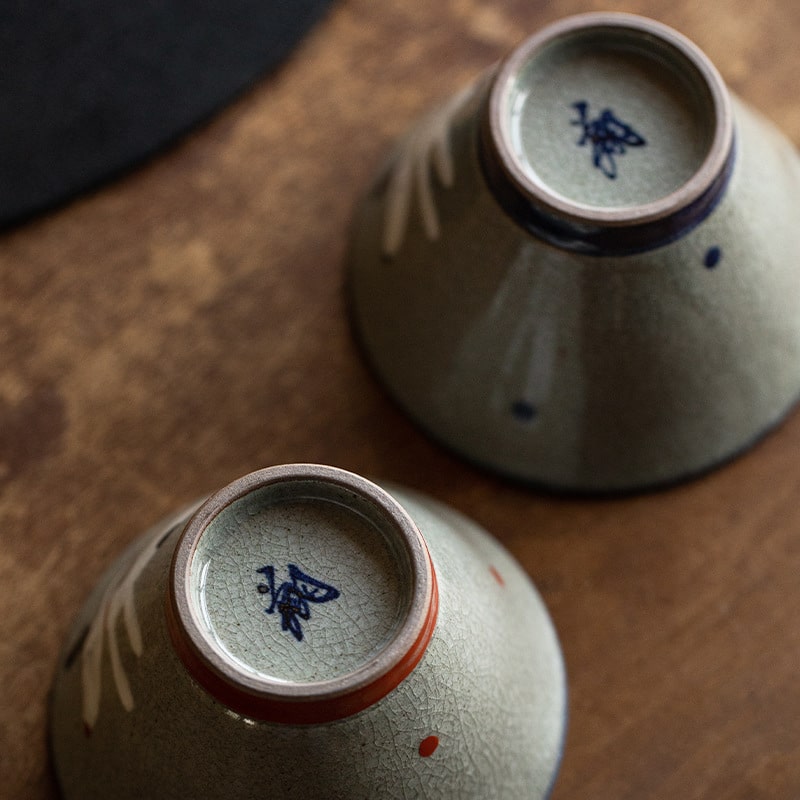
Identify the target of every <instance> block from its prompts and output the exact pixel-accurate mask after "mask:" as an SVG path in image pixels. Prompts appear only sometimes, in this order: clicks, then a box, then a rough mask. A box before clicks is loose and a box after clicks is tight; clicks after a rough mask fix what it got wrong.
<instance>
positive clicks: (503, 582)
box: [489, 567, 506, 586]
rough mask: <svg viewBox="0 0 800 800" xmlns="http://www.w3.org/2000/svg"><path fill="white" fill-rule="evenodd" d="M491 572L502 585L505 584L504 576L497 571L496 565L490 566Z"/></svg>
mask: <svg viewBox="0 0 800 800" xmlns="http://www.w3.org/2000/svg"><path fill="white" fill-rule="evenodd" d="M489 572H491V573H492V577H493V578H494V579H495V580H496V581H497V582H498V583H499V584H500V585H501V586H505V585H506V582H505V581H504V580H503V576H502V575H501V574H500V573H499V572H498V571H497V568H496V567H489Z"/></svg>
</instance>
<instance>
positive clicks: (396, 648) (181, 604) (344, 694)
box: [166, 464, 439, 724]
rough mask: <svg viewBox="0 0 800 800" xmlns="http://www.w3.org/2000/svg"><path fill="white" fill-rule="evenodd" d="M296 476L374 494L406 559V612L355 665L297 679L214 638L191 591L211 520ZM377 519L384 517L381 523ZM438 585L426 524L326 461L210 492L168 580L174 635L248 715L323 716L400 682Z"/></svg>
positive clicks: (358, 706)
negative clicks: (249, 660)
mask: <svg viewBox="0 0 800 800" xmlns="http://www.w3.org/2000/svg"><path fill="white" fill-rule="evenodd" d="M278 484H282V485H283V486H285V487H289V488H290V487H291V484H296V485H297V486H302V487H304V491H305V494H304V495H303V497H305V498H309V497H310V495H309V494H308V489H309V487H315V488H316V489H317V492H318V495H316V496H314V497H311V499H317V497H318V498H319V499H326V496H327V498H329V497H330V492H332V491H341V490H345V491H346V492H350V493H353V494H354V495H356V497H357V498H358V500H359V501H360V502H362V503H363V502H366V503H367V504H369V506H370V508H371V510H372V511H374V512H375V513H376V515H377V516H378V518H379V520H380V522H381V523H382V525H381V528H382V531H381V532H382V533H383V534H384V535H385V536H387V537H391V541H390V542H389V543H390V545H396V546H397V547H399V548H400V549H401V550H402V552H403V554H404V555H405V557H406V559H407V562H408V568H409V571H408V574H409V579H408V580H409V585H408V587H407V590H408V592H409V601H408V603H407V604H406V608H405V615H404V617H403V619H402V620H401V621H400V624H399V625H398V626H397V628H396V629H395V631H394V633H393V635H392V636H391V637H390V638H389V640H388V642H387V643H386V644H385V645H384V646H383V647H382V648H381V650H380V651H379V652H378V653H377V654H376V655H375V656H373V657H371V658H369V659H368V660H367V661H366V662H365V663H364V664H362V665H360V666H359V667H358V668H356V669H355V670H353V671H350V672H347V673H345V674H342V675H337V676H335V677H333V678H330V679H326V680H321V681H302V682H291V681H288V680H286V679H276V678H271V677H269V676H265V675H264V676H262V675H256V674H254V673H252V672H249V671H245V670H243V669H242V668H241V667H240V666H238V665H237V663H236V661H235V660H234V659H233V658H231V657H228V656H226V654H225V652H224V650H223V649H222V648H221V647H219V646H217V645H215V643H214V640H213V637H212V635H211V634H210V632H209V631H208V627H207V625H206V623H205V622H204V621H203V619H202V617H201V615H200V614H199V612H198V610H197V609H196V607H195V605H196V604H195V603H194V602H193V600H192V597H193V582H192V560H193V558H194V555H195V554H196V552H197V548H198V544H199V542H200V539H201V537H202V536H203V534H204V532H205V531H206V530H207V529H208V527H209V526H210V525H211V523H212V522H213V521H214V520H215V519H216V518H217V517H218V516H219V514H221V513H222V512H223V511H225V509H227V508H228V507H229V506H230V505H232V504H233V503H235V502H236V501H237V500H240V499H242V498H244V497H246V496H247V495H249V494H251V493H252V492H254V491H257V490H260V489H264V488H266V487H269V486H275V485H278ZM376 526H377V523H376ZM438 605H439V599H438V587H437V583H436V573H435V570H434V567H433V562H432V560H431V557H430V553H429V552H428V548H427V545H426V543H425V540H424V538H423V537H422V534H421V532H420V531H419V529H418V528H417V526H416V524H415V523H414V522H413V520H412V519H411V517H410V516H409V515H408V513H407V512H406V511H405V510H404V509H403V508H402V506H401V505H400V504H399V503H398V502H397V501H396V500H395V499H394V498H393V497H392V496H391V495H390V494H388V493H387V492H386V491H385V490H383V489H382V488H380V487H379V486H377V485H376V484H374V483H372V482H371V481H369V480H367V479H366V478H362V477H361V476H359V475H356V474H354V473H351V472H348V471H346V470H342V469H339V468H336V467H329V466H324V465H320V464H288V465H282V466H276V467H268V468H266V469H262V470H257V471H256V472H251V473H249V474H247V475H245V476H243V477H241V478H239V479H237V480H235V481H233V483H230V484H228V485H227V486H225V487H224V488H222V489H221V490H219V491H218V492H216V493H215V494H213V495H211V497H209V498H208V499H207V500H206V501H205V502H204V503H203V504H202V505H201V506H200V508H199V509H198V510H197V511H196V512H195V513H194V514H193V515H192V517H191V518H190V519H189V520H188V522H187V523H186V526H185V528H184V530H183V532H182V534H181V537H180V539H179V541H178V544H177V546H176V548H175V551H174V554H173V558H172V562H171V565H170V576H169V581H168V584H167V596H166V612H167V627H168V630H169V633H170V638H171V640H172V644H173V646H174V648H175V650H176V651H177V653H178V655H179V657H180V658H181V660H182V661H183V663H184V665H185V667H186V668H187V670H188V671H189V673H190V674H191V675H192V677H194V678H195V680H197V682H198V683H200V685H201V686H203V687H204V688H205V689H206V690H207V691H208V692H210V693H211V694H212V695H213V696H214V697H215V698H216V699H217V700H218V701H219V702H221V703H223V704H224V705H226V706H227V707H228V708H230V709H231V710H232V711H234V712H236V713H239V714H242V715H244V716H247V717H250V718H253V719H256V720H261V721H270V722H285V723H294V724H317V723H321V722H329V721H333V720H336V719H341V718H343V717H346V716H350V715H351V714H355V713H357V712H358V711H362V710H363V709H365V708H367V707H369V706H371V705H373V704H374V703H375V702H377V701H378V700H380V699H381V698H382V697H384V696H385V695H387V694H388V693H389V692H391V691H392V690H393V689H394V688H396V687H397V686H398V685H399V684H400V682H401V681H402V680H404V679H405V678H406V677H407V676H408V675H409V674H410V673H411V672H412V670H413V669H414V668H415V667H416V665H417V664H418V663H419V661H420V659H421V658H422V656H423V655H424V653H425V651H426V649H427V646H428V643H429V642H430V640H431V637H432V635H433V631H434V629H435V626H436V619H437V614H438Z"/></svg>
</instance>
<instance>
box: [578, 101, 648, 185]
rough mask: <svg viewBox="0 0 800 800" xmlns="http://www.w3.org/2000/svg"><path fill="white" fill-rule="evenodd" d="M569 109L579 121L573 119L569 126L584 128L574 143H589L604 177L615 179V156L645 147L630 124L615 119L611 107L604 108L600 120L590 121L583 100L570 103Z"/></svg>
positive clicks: (593, 161)
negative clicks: (635, 148) (629, 148)
mask: <svg viewBox="0 0 800 800" xmlns="http://www.w3.org/2000/svg"><path fill="white" fill-rule="evenodd" d="M572 107H573V108H574V109H575V110H576V111H577V112H578V114H579V118H578V119H574V120H572V121H571V122H570V124H571V125H580V126H581V128H583V135H582V136H581V138H580V139H579V140H578V142H577V144H578V145H579V146H581V147H582V146H583V145H585V144H586V143H587V142H591V144H592V164H594V166H595V167H597V169H599V170H600V172H602V173H603V175H605V176H606V177H607V178H610V179H611V180H615V179H616V177H617V162H616V160H615V156H622V155H625V148H626V147H644V146H645V145H646V144H647V142H646V141H645V140H644V137H642V136H640V135H639V134H638V133H636V131H635V130H634V129H633V128H631V126H630V125H626V124H625V123H624V122H622V121H620V120H618V119H617V118H616V117H615V116H614V112H613V111H612V110H611V109H610V108H606V109H604V110H603V111H602V112H601V113H600V116H599V117H597V118H595V119H593V120H590V119H589V118H588V117H589V104H588V103H587V102H586V101H585V100H581V101H580V102H578V103H573V104H572Z"/></svg>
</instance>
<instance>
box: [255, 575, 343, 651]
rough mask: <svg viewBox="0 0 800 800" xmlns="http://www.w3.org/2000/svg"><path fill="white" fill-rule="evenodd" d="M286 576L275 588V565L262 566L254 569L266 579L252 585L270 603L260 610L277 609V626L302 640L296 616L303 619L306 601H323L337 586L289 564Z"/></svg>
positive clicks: (308, 608)
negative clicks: (287, 576)
mask: <svg viewBox="0 0 800 800" xmlns="http://www.w3.org/2000/svg"><path fill="white" fill-rule="evenodd" d="M288 567H289V578H290V579H291V580H288V581H284V582H283V583H282V584H281V585H280V586H279V587H278V588H277V589H276V588H275V568H274V567H262V568H261V569H258V570H256V572H258V573H260V574H261V575H264V576H265V577H266V579H267V582H266V583H259V584H258V586H257V587H256V588H257V589H258V591H259V593H260V594H269V596H270V599H271V601H272V602H271V603H270V604H269V607H268V608H265V609H264V611H265V612H266V613H267V614H273V613H275V611H276V610H277V611H278V612H279V613H280V615H281V630H283V631H289V633H291V634H292V636H294V638H295V639H297V641H298V642H302V641H303V627H302V625H301V624H300V620H307V619H308V618H309V617H310V616H311V606H310V605H309V603H327V602H329V601H330V600H335V599H336V598H337V597H338V596H339V590H338V589H334V588H333V586H329V585H328V584H327V583H323V582H322V581H318V580H317V579H316V578H312V577H311V576H310V575H306V574H305V572H303V571H302V570H301V569H300V568H299V567H296V566H295V565H294V564H289V565H288Z"/></svg>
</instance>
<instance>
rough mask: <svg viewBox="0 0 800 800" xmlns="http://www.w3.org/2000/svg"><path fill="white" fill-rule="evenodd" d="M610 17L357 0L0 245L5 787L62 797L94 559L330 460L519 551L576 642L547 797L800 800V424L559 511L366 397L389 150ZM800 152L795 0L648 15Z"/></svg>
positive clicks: (581, 6)
mask: <svg viewBox="0 0 800 800" xmlns="http://www.w3.org/2000/svg"><path fill="white" fill-rule="evenodd" d="M601 8H607V6H605V5H601V4H600V3H595V2H583V3H580V2H577V0H553V2H551V3H549V4H545V3H536V2H530V0H495V2H486V0H445V2H438V3H430V2H423V0H383V1H382V2H380V3H375V2H370V0H341V1H340V2H339V3H338V5H336V6H335V9H334V11H333V12H332V13H331V14H330V16H329V17H328V18H327V19H326V20H325V21H324V22H323V23H322V24H321V25H320V26H318V27H317V28H316V29H315V31H314V32H313V33H312V35H311V36H310V37H309V38H308V39H307V40H306V41H305V42H304V43H303V45H302V46H301V47H300V49H299V50H298V51H296V54H295V56H294V57H293V58H292V59H291V60H290V62H289V63H288V64H287V66H286V67H285V68H283V69H282V70H281V71H280V72H279V73H277V74H276V75H273V76H272V77H271V78H269V79H268V80H265V81H263V82H262V83H260V84H259V85H257V86H256V87H254V88H253V90H252V91H250V92H249V93H248V94H247V95H246V96H244V97H243V98H241V99H240V100H239V101H238V102H237V103H235V104H234V105H233V106H232V107H230V108H228V109H227V110H226V111H224V112H223V113H221V114H220V115H219V116H217V117H216V118H215V119H214V120H213V121H212V122H211V123H210V124H208V125H207V126H206V127H204V128H203V129H202V130H199V131H197V132H196V133H195V134H194V135H192V136H190V137H189V138H187V139H185V140H184V141H183V142H181V143H180V144H179V145H178V146H177V147H175V148H173V149H171V150H170V151H169V152H167V153H165V154H163V155H162V156H160V157H159V158H158V159H156V160H153V161H151V162H150V163H148V164H147V165H145V166H144V167H142V168H141V169H139V170H137V171H135V172H133V173H131V174H129V175H128V176H126V177H125V178H123V179H122V180H119V181H118V182H116V183H114V184H112V185H110V186H107V187H105V188H104V189H102V190H101V191H99V192H97V193H95V194H93V195H91V196H87V197H84V198H82V199H80V200H78V201H76V202H74V203H72V204H71V205H69V206H68V207H65V208H63V209H60V210H59V211H57V212H55V213H53V214H51V215H49V216H47V217H44V218H41V219H38V220H36V221H34V222H31V223H29V224H27V225H26V226H24V227H21V228H18V229H16V230H13V231H9V232H6V233H5V234H4V235H3V236H2V237H0V346H1V347H2V353H3V362H2V363H3V366H2V369H1V370H0V537H2V539H1V541H2V548H0V687H2V688H0V787H2V789H0V795H2V797H4V798H10V799H12V800H13V799H14V798H19V799H20V800H22V799H23V798H24V800H45V799H47V800H50V799H51V798H55V797H56V792H55V788H54V785H53V783H52V778H51V776H50V774H49V767H48V759H47V753H46V737H45V733H46V697H47V691H48V686H49V683H50V681H51V677H52V673H53V670H54V666H55V661H56V658H57V654H58V650H59V647H60V645H61V642H62V639H63V637H64V635H65V633H66V630H67V627H68V625H69V622H70V620H71V618H72V617H73V615H74V614H75V612H76V611H77V609H78V607H79V605H80V603H81V602H82V600H83V599H84V598H85V596H86V594H87V592H88V591H89V589H90V587H91V586H92V585H93V583H94V581H95V580H96V579H97V577H98V576H99V574H100V572H101V571H102V570H103V568H104V567H105V566H107V565H108V564H109V563H110V562H111V561H112V560H113V558H114V557H115V555H117V554H118V553H119V552H120V550H121V549H122V548H123V546H124V545H125V544H126V543H127V542H129V541H131V540H132V539H133V538H134V537H135V536H136V535H137V533H139V532H140V531H142V530H143V529H144V528H145V527H147V526H148V525H149V524H150V523H152V522H154V521H156V520H157V519H158V518H159V517H161V516H162V515H164V514H165V513H167V512H169V511H171V510H173V509H175V508H176V507H177V506H179V505H180V504H182V503H184V502H187V501H189V500H191V499H193V498H195V497H196V496H199V495H201V494H203V493H205V492H208V491H210V490H212V489H214V488H217V487H219V486H221V485H223V484H224V483H226V482H228V481H230V480H232V479H233V478H235V477H238V476H239V475H241V474H244V473H245V472H248V471H250V470H252V469H255V468H258V467H262V466H266V465H269V464H276V463H282V462H288V461H319V462H324V463H331V464H335V465H338V466H342V467H345V468H348V469H353V470H355V471H357V472H360V473H362V474H367V475H372V476H376V477H381V478H385V479H388V480H392V481H396V482H400V483H404V484H406V485H409V486H412V487H416V488H420V489H423V490H425V491H427V492H429V493H431V494H433V495H434V496H436V497H438V498H440V499H442V500H444V501H445V502H448V503H450V504H452V505H453V506H455V507H457V508H458V509H460V510H461V511H463V512H465V513H467V514H469V515H471V516H472V517H474V518H475V519H477V520H478V521H479V522H480V523H482V524H483V525H484V526H485V527H487V528H488V529H489V530H490V531H492V532H493V533H494V534H495V535H496V536H497V537H498V538H499V539H500V540H501V541H502V542H503V543H505V545H506V546H507V547H509V548H510V549H511V551H512V552H513V553H514V554H515V555H516V556H517V557H518V558H519V559H520V561H521V562H522V564H523V565H524V566H525V568H526V569H527V570H528V571H529V573H530V574H531V576H532V577H533V578H534V580H535V581H536V582H537V584H538V586H539V587H540V589H541V591H542V593H543V595H544V598H545V600H546V602H547V604H548V606H549V608H550V610H551V612H552V614H553V617H554V619H555V622H556V625H557V627H558V629H559V632H560V635H561V639H562V643H563V646H564V651H565V656H566V660H567V666H568V670H569V677H570V693H571V721H570V731H569V736H568V741H567V748H566V752H565V757H564V762H563V769H562V772H561V775H560V778H559V780H558V783H557V786H556V789H555V792H554V794H553V800H586V799H587V798H592V800H650V798H652V799H653V800H655V799H656V798H682V799H683V800H689V799H694V798H713V800H754V798H796V797H800V681H798V680H797V672H798V663H799V662H800V624H798V619H797V618H798V613H799V612H798V609H800V503H798V500H797V498H798V496H800V414H798V413H794V414H793V415H792V416H791V417H790V418H789V419H788V420H787V421H786V423H785V424H783V425H782V426H781V427H780V428H779V429H778V430H777V431H775V432H774V433H773V434H771V435H770V436H769V437H768V438H766V439H765V440H764V441H763V442H762V443H760V444H759V445H758V446H757V447H755V448H754V449H753V450H751V451H750V452H748V453H747V454H746V455H745V456H743V457H742V458H739V459H738V460H736V461H735V462H733V463H731V464H729V465H727V466H725V467H724V468H722V469H720V470H718V471H716V472H714V473H713V474H711V475H709V476H707V477H705V478H703V479H701V480H698V481H695V482H692V483H689V484H686V485H683V486H680V487H676V488H674V489H671V490H669V491H662V492H658V493H653V494H645V495H640V496H636V497H629V498H618V499H611V500H587V499H578V498H566V497H553V496H550V495H546V494H543V493H537V492H534V491H531V490H527V489H524V488H521V487H518V486H513V485H509V484H507V483H504V482H503V481H501V480H499V479H497V478H494V477H492V476H490V475H487V474H485V473H483V472H481V471H478V470H476V469H473V468H472V467H470V466H469V465H466V464H464V463H463V462H461V461H459V460H457V459H455V458H453V457H452V456H450V455H449V454H448V453H446V452H444V451H442V450H441V449H439V448H438V447H436V446H435V445H434V444H432V443H431V442H430V441H428V440H427V439H426V438H425V437H424V436H423V435H422V434H421V433H419V432H418V430H417V429H416V428H414V427H413V426H412V425H411V424H410V423H409V422H408V421H407V420H406V419H405V417H403V416H402V415H401V414H400V412H399V411H398V410H397V409H396V408H395V406H394V405H393V404H392V403H391V402H390V401H389V400H388V399H387V397H386V396H385V395H384V393H383V392H382V391H381V389H380V388H379V387H378V386H377V385H376V384H375V382H374V381H373V379H372V377H371V375H370V374H369V373H368V372H367V371H366V369H365V367H364V366H363V364H362V361H361V359H360V356H359V353H358V352H357V349H356V347H355V345H354V343H353V341H352V339H351V337H350V331H349V329H348V324H347V316H346V308H345V303H344V299H343V292H342V287H343V280H344V260H345V252H346V244H347V234H348V226H349V223H350V219H351V216H352V211H353V207H354V204H355V202H356V201H357V198H358V197H359V195H360V194H361V192H362V191H363V190H364V189H365V187H366V186H367V183H368V181H369V179H370V176H371V174H372V171H373V169H374V168H375V166H376V165H377V163H378V161H379V159H380V157H381V155H382V153H383V152H384V151H385V149H386V147H387V146H388V144H389V142H390V141H391V139H392V138H393V137H394V136H395V135H396V134H398V133H400V132H401V131H402V130H404V129H405V128H406V127H407V125H408V124H409V123H410V122H411V121H412V120H413V119H414V117H415V116H416V115H417V114H418V113H419V112H420V111H422V110H423V109H425V108H427V107H428V106H430V105H431V104H432V103H434V102H436V101H437V100H439V99H440V98H442V97H444V96H446V95H448V94H449V93H450V92H452V91H453V90H455V89H456V88H458V87H460V86H461V85H462V84H463V83H465V82H466V81H468V80H470V79H471V78H472V77H474V76H475V75H476V74H477V73H478V72H479V71H480V70H481V69H482V68H483V67H485V66H487V65H488V64H489V63H491V62H492V61H493V60H495V59H496V58H498V57H499V56H500V55H502V54H503V53H504V52H506V51H507V50H508V49H509V48H510V47H511V46H512V45H513V44H514V43H515V42H516V41H518V40H519V39H520V38H522V36H524V35H525V34H526V33H527V32H530V31H532V30H534V29H536V28H538V27H539V26H540V25H541V24H543V23H545V22H547V21H549V20H552V19H555V18H557V17H560V16H563V15H565V14H569V13H574V12H578V11H585V10H598V9H601ZM615 8H617V9H620V10H627V11H634V12H638V13H643V14H646V15H649V16H653V17H655V18H657V19H660V20H662V21H664V22H666V23H668V24H671V25H673V26H674V27H676V28H678V29H679V30H681V31H683V32H684V33H686V34H687V35H689V36H690V37H691V38H692V39H694V40H695V41H696V42H697V43H698V44H699V45H700V46H701V47H703V48H704V49H705V50H706V52H707V53H708V54H709V55H710V56H711V58H712V59H713V60H714V61H715V63H716V64H717V66H718V67H719V68H720V71H721V72H722V73H723V76H724V77H725V78H726V80H727V81H728V83H729V85H730V86H731V87H732V89H733V90H734V91H736V92H737V93H739V94H740V95H742V96H743V97H745V98H746V99H747V100H749V101H750V102H751V103H753V104H754V105H756V106H757V107H759V108H760V109H762V110H763V111H764V112H765V113H766V114H767V115H768V116H770V117H771V118H772V119H773V120H774V121H776V122H777V123H778V124H779V125H780V126H781V127H782V128H783V129H784V130H785V131H786V132H787V133H788V135H789V136H790V137H791V138H792V139H793V140H794V141H795V142H798V141H800V99H799V98H798V95H797V92H796V86H797V74H798V67H800V55H798V51H797V47H796V42H797V40H798V38H799V37H800V6H798V5H797V4H793V3H790V2H789V0H764V1H763V2H761V3H753V2H744V0H727V1H726V0H707V2H705V3H702V4H701V3H696V2H689V0H673V1H672V2H666V1H665V0H627V1H626V2H620V3H616V4H615Z"/></svg>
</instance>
